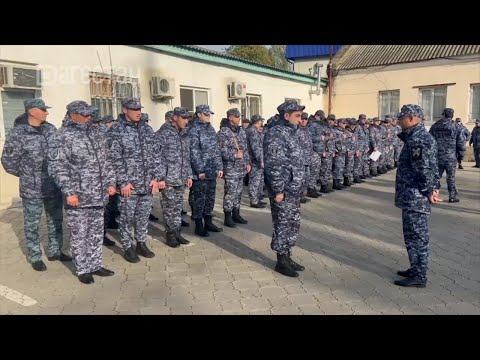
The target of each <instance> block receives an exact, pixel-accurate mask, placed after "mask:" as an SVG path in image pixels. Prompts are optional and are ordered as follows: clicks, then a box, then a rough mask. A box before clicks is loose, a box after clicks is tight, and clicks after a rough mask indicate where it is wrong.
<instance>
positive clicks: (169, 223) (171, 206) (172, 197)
mask: <svg viewBox="0 0 480 360" xmlns="http://www.w3.org/2000/svg"><path fill="white" fill-rule="evenodd" d="M184 190H185V188H184V186H183V185H181V186H167V187H166V188H165V189H163V190H161V192H160V194H161V195H160V196H161V197H160V204H161V205H162V209H163V221H164V222H165V229H166V230H167V231H175V230H179V229H180V226H181V225H182V204H183V192H184Z"/></svg>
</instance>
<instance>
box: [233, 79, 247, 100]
mask: <svg viewBox="0 0 480 360" xmlns="http://www.w3.org/2000/svg"><path fill="white" fill-rule="evenodd" d="M229 97H230V98H231V99H244V98H246V97H247V84H246V83H242V82H238V81H234V82H232V84H231V85H230V94H229Z"/></svg>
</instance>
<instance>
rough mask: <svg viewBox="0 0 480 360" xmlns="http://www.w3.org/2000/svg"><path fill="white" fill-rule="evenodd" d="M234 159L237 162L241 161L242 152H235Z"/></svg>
mask: <svg viewBox="0 0 480 360" xmlns="http://www.w3.org/2000/svg"><path fill="white" fill-rule="evenodd" d="M235 158H236V159H239V160H241V159H243V151H242V150H237V152H236V153H235Z"/></svg>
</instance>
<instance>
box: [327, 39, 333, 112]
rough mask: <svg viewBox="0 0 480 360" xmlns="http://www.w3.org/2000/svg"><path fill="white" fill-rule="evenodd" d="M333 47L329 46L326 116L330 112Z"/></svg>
mask: <svg viewBox="0 0 480 360" xmlns="http://www.w3.org/2000/svg"><path fill="white" fill-rule="evenodd" d="M332 57H333V45H330V62H329V64H328V65H329V67H328V69H329V70H328V114H331V110H332V85H333V70H332Z"/></svg>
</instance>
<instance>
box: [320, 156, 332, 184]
mask: <svg viewBox="0 0 480 360" xmlns="http://www.w3.org/2000/svg"><path fill="white" fill-rule="evenodd" d="M332 170H333V153H331V152H327V156H326V157H322V158H321V165H320V185H328V180H330V178H331V177H332Z"/></svg>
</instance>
